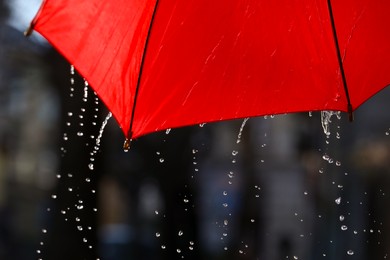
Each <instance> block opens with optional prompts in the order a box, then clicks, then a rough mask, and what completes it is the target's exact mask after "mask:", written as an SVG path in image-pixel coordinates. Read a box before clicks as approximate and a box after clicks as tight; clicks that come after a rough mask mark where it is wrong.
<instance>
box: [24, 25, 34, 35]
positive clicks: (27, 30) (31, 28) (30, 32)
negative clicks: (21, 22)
mask: <svg viewBox="0 0 390 260" xmlns="http://www.w3.org/2000/svg"><path fill="white" fill-rule="evenodd" d="M33 30H34V28H33V26H32V25H30V26H29V27H28V28H27V29H26V30H25V31H24V36H26V37H28V36H30V35H31V34H32V32H33Z"/></svg>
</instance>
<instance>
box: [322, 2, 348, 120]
mask: <svg viewBox="0 0 390 260" xmlns="http://www.w3.org/2000/svg"><path fill="white" fill-rule="evenodd" d="M327 2H328V11H329V18H330V23H331V27H332V32H333V39H334V43H335V47H336V54H337V60H338V63H339V68H340V73H341V79H342V81H343V86H344V91H345V96H346V98H347V111H348V115H349V120H350V121H353V107H352V104H351V100H350V98H349V92H348V85H347V78H346V76H345V71H344V65H343V59H342V57H341V52H340V45H339V41H338V37H337V31H336V25H335V21H334V16H333V10H332V4H331V0H327Z"/></svg>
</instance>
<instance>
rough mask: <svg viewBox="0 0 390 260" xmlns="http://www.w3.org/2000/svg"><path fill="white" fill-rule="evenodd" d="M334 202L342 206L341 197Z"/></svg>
mask: <svg viewBox="0 0 390 260" xmlns="http://www.w3.org/2000/svg"><path fill="white" fill-rule="evenodd" d="M334 202H336V204H337V205H340V203H341V197H338V198H337V199H335V201H334Z"/></svg>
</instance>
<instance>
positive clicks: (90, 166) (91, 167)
mask: <svg viewBox="0 0 390 260" xmlns="http://www.w3.org/2000/svg"><path fill="white" fill-rule="evenodd" d="M88 168H89V169H90V170H91V171H92V170H93V169H94V168H93V163H90V164H88Z"/></svg>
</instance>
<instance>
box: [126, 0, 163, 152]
mask: <svg viewBox="0 0 390 260" xmlns="http://www.w3.org/2000/svg"><path fill="white" fill-rule="evenodd" d="M158 2H159V0H156V4H155V5H154V9H153V13H152V17H151V19H150V25H149V29H148V34H147V36H146V41H145V47H144V51H143V53H142V58H141V65H140V69H139V73H138V79H137V86H136V88H135V93H134V103H133V108H132V111H131V119H130V127H129V132H128V133H127V137H126V141H125V145H124V146H129V145H130V141H131V138H132V136H133V131H132V129H133V121H134V120H133V119H134V114H135V108H136V103H137V97H138V91H139V86H140V84H141V77H142V72H143V67H144V61H145V54H146V51H147V48H148V42H149V37H150V33H151V31H152V26H153V22H154V17H155V14H156V10H157V6H158Z"/></svg>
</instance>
